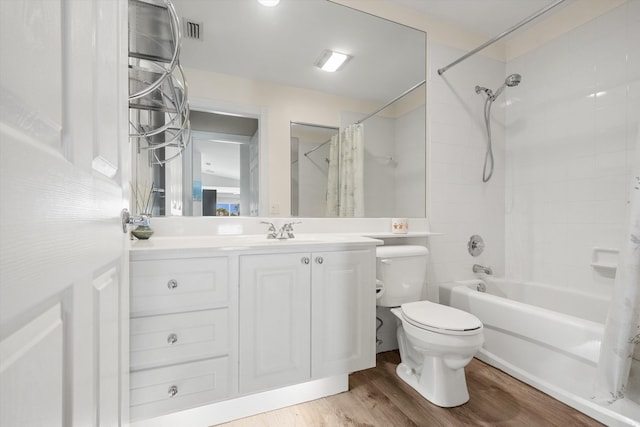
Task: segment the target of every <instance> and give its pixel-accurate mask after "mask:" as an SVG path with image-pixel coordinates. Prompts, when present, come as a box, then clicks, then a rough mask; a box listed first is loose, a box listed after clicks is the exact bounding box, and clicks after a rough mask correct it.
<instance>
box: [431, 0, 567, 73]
mask: <svg viewBox="0 0 640 427" xmlns="http://www.w3.org/2000/svg"><path fill="white" fill-rule="evenodd" d="M565 1H566V0H557V1H556V2H554V3H551V4H549V5H547V6H545V7H543V8H542V9H540V10H539V11H537V12H536V13H534V14H533V15H531V16H529V17H528V18H525V19H523V20H522V21H520V22H518V23H517V24H516V25H514V26H513V27H511V28H509V29H508V30H506V31H504V32H502V33H500V34H498V35H497V36H495V37H494V38H492V39H491V40H489V41H486V42H484V43H483V44H481V45H480V46H478V47H477V48H475V49H473V50H472V51H470V52H467V53H465V54H464V55H462V56H461V57H460V58H458V59H456V60H455V61H453V62H452V63H451V64H449V65H447V66H444V67H442V68H439V69H438V74H439V75H442V74H444V72H445V71H447V70H448V69H449V68H451V67H453V66H454V65H456V64H458V63H459V62H462V61H464V60H465V59H467V58H468V57H470V56H471V55H475V54H476V53H478V52H479V51H481V50H482V49H484V48H485V47H487V46H489V45H490V44H493V43H495V42H497V41H498V40H500V39H501V38H503V37H505V36H508V35H509V34H511V33H512V32H514V31H515V30H517V29H518V28H520V27H522V26H523V25H525V24H528V23H529V22H531V21H533V20H534V19H536V18H537V17H538V16H540V15H542V14H544V13H547V12H548V11H550V10H551V9H553V8H554V7H556V6H558V5H559V4H560V3H563V2H565Z"/></svg>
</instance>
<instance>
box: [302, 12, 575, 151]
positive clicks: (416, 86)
mask: <svg viewBox="0 0 640 427" xmlns="http://www.w3.org/2000/svg"><path fill="white" fill-rule="evenodd" d="M562 1H564V0H562ZM426 82H427V81H426V80H423V81H421V82H420V83H418V84H416V85H413V86H412V87H411V88H409V89H407V90H405V91H404V92H402V93H401V94H400V95H398V96H396V97H395V98H393V99H392V100H391V101H389V102H387V103H386V104H384V105H383V106H382V107H380V108H378V109H377V110H376V111H374V112H373V113H371V114H368V115H367V116H365V117H364V118H362V119H360V120H358V121H357V122H355V124H356V125H359V124H360V123H362V122H364V121H365V120H367V119H370V118H371V117H373V116H375V115H376V114H378V113H379V112H380V111H382V110H384V109H385V108H387V107H388V106H389V105H391V104H393V103H394V102H396V101H397V100H398V99H400V98H402V97H403V96H405V95H407V94H409V93H411V92H412V91H414V90H415V89H417V88H419V87H420V86H422V85H423V84H425V83H426ZM291 124H292V125H304V126H315V127H320V128H326V129H336V130H340V129H337V128H334V127H330V126H322V125H314V124H311V123H301V122H291ZM330 142H331V139H328V140H326V141H325V142H323V143H322V144H320V145H318V146H317V147H314V148H312V149H311V150H309V151H307V152H306V153H304V155H305V156H308V155H309V154H311V153H313V152H314V151H316V150H317V149H319V148H320V147H322V146H324V145H326V144H328V143H330Z"/></svg>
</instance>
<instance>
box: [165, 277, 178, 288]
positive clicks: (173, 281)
mask: <svg viewBox="0 0 640 427" xmlns="http://www.w3.org/2000/svg"><path fill="white" fill-rule="evenodd" d="M167 287H168V288H169V289H175V288H177V287H178V281H177V280H176V279H171V280H169V281H168V282H167Z"/></svg>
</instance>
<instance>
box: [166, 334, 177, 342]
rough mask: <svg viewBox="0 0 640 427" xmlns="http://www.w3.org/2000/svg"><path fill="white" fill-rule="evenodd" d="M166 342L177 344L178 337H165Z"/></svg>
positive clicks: (172, 335)
mask: <svg viewBox="0 0 640 427" xmlns="http://www.w3.org/2000/svg"><path fill="white" fill-rule="evenodd" d="M167 342H168V343H169V344H175V343H177V342H178V336H177V335H176V334H171V335H169V336H168V337H167Z"/></svg>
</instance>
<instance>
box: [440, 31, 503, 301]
mask: <svg viewBox="0 0 640 427" xmlns="http://www.w3.org/2000/svg"><path fill="white" fill-rule="evenodd" d="M428 47H429V57H428V65H429V75H428V76H427V78H428V80H427V102H428V107H427V111H428V113H427V114H428V116H427V120H428V125H427V132H428V137H429V141H430V145H429V146H430V152H429V154H428V158H429V163H428V164H429V170H428V173H429V179H430V189H429V206H430V208H429V213H428V217H429V220H430V222H431V229H432V230H433V231H434V232H438V233H442V235H441V236H434V237H432V238H431V239H430V246H431V249H432V253H431V258H430V263H429V273H428V274H429V277H428V283H429V288H428V297H429V299H436V298H437V291H436V289H437V286H436V285H437V284H438V283H442V282H448V281H451V280H460V279H471V278H474V277H475V275H474V274H473V272H472V271H471V268H472V266H473V264H474V263H478V264H482V265H485V266H490V267H491V268H493V270H494V271H495V272H496V274H499V275H501V274H502V273H503V271H504V258H505V257H504V241H505V236H504V229H505V222H504V221H505V217H504V188H505V170H504V155H503V153H504V126H503V124H504V106H503V105H502V103H501V102H498V101H496V102H495V103H494V105H493V111H492V115H493V118H494V122H493V124H492V125H493V127H492V133H493V145H494V155H495V171H494V173H493V177H492V178H491V180H490V181H489V182H488V183H483V182H482V166H483V162H484V157H485V152H486V143H487V136H486V130H485V127H484V119H483V106H484V100H485V97H484V95H479V94H476V92H475V86H476V85H480V86H485V87H488V88H492V90H493V89H495V88H497V87H498V86H499V85H500V84H501V83H502V82H503V81H504V76H505V65H504V63H502V62H499V61H495V60H491V59H487V58H484V57H482V56H479V55H475V56H473V57H470V58H469V59H467V60H466V61H465V62H463V63H460V64H459V65H457V66H456V67H453V68H451V69H449V70H448V71H447V72H446V73H445V74H443V75H442V76H440V75H438V73H437V71H436V70H437V68H440V67H443V66H445V65H446V64H448V63H450V62H451V61H453V60H455V59H456V58H458V57H460V56H461V55H463V54H464V53H466V52H464V51H461V50H458V49H451V48H448V47H444V46H442V45H439V44H436V43H433V42H430V43H429V46H428ZM503 99H504V98H502V99H501V101H502V100H503ZM474 234H479V235H481V236H482V238H483V239H484V242H485V251H484V253H483V254H482V255H480V256H479V257H477V258H474V257H472V256H471V255H469V253H468V252H467V242H468V240H469V238H470V236H471V235H474Z"/></svg>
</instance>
